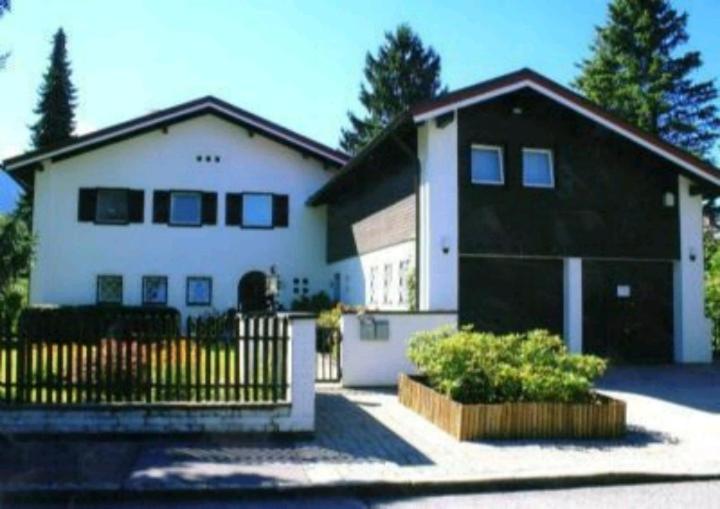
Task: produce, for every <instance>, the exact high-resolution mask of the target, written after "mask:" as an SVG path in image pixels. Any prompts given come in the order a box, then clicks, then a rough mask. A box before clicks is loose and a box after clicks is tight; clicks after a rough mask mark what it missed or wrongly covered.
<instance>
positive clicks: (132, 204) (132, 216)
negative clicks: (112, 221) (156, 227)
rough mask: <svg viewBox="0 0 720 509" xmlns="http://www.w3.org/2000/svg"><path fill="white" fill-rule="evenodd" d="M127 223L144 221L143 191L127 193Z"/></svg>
mask: <svg viewBox="0 0 720 509" xmlns="http://www.w3.org/2000/svg"><path fill="white" fill-rule="evenodd" d="M127 196H128V221H130V222H131V223H142V222H144V221H145V191H136V190H130V191H128V194H127Z"/></svg>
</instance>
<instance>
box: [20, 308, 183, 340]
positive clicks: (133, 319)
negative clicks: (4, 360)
mask: <svg viewBox="0 0 720 509" xmlns="http://www.w3.org/2000/svg"><path fill="white" fill-rule="evenodd" d="M18 331H19V333H20V334H21V335H22V336H24V337H30V338H38V339H45V338H47V339H49V340H68V341H78V340H85V341H94V340H99V339H102V338H122V337H129V336H133V335H135V336H137V335H176V334H178V332H179V331H180V312H179V311H178V310H177V309H175V308H169V307H143V306H58V307H49V306H38V307H30V308H25V309H24V310H23V311H22V313H21V314H20V319H19V321H18Z"/></svg>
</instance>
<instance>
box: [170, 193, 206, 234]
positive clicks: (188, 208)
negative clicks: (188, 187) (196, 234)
mask: <svg viewBox="0 0 720 509" xmlns="http://www.w3.org/2000/svg"><path fill="white" fill-rule="evenodd" d="M201 207H202V194H201V193H196V192H184V191H182V192H173V193H171V194H170V224H173V225H182V226H194V225H199V224H201V222H202V217H201V210H202V209H201Z"/></svg>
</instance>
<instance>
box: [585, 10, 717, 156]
mask: <svg viewBox="0 0 720 509" xmlns="http://www.w3.org/2000/svg"><path fill="white" fill-rule="evenodd" d="M687 19H688V17H687V13H678V12H677V11H676V10H675V9H673V8H672V6H671V5H670V3H669V1H668V0H612V1H611V2H610V4H609V6H608V16H607V21H606V23H605V25H604V26H601V27H597V28H596V37H595V41H594V43H593V44H592V45H591V46H590V48H591V51H592V54H591V56H590V57H589V58H587V59H586V60H584V61H583V62H582V63H581V64H580V65H579V67H580V70H581V73H580V76H579V77H578V78H577V79H576V81H575V82H574V86H575V87H577V88H578V89H579V90H580V91H581V92H582V93H583V94H585V96H587V97H588V98H589V99H590V100H592V101H594V102H596V103H597V104H599V105H601V106H603V107H604V108H606V109H608V110H610V111H612V112H614V113H616V114H618V115H619V116H621V117H623V118H624V119H626V120H627V121H629V122H631V123H633V124H635V125H637V126H638V127H640V128H642V129H644V130H646V131H648V132H651V133H653V134H657V135H659V136H660V137H661V138H663V139H665V140H666V141H668V142H670V143H672V144H674V145H677V146H679V147H681V148H684V149H686V150H689V151H690V152H693V153H695V154H696V155H698V156H700V157H706V158H707V157H708V156H709V155H710V151H711V149H712V148H713V145H714V144H715V142H716V140H717V138H718V129H719V128H720V117H719V116H718V109H717V106H716V105H715V103H714V102H715V100H716V98H717V96H718V93H717V90H716V88H715V84H714V82H713V81H696V80H695V79H693V74H694V73H695V71H697V70H698V69H699V68H700V67H701V66H702V59H701V57H700V53H699V52H697V51H685V52H681V51H680V48H681V46H683V45H684V44H686V43H687V42H688V33H687V30H686V26H687Z"/></svg>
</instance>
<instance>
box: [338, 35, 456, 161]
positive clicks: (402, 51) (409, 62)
mask: <svg viewBox="0 0 720 509" xmlns="http://www.w3.org/2000/svg"><path fill="white" fill-rule="evenodd" d="M364 75H365V80H366V83H362V84H361V85H360V102H361V103H362V105H363V107H364V108H365V110H366V113H365V116H364V117H363V118H360V117H358V116H357V115H355V114H354V113H352V112H348V119H349V120H350V127H349V128H347V129H345V128H343V129H342V133H341V136H340V146H341V147H342V149H343V150H345V151H346V152H348V153H350V154H356V153H357V152H359V151H360V150H361V149H362V148H363V147H364V146H365V145H366V144H367V143H368V142H369V141H370V140H371V139H372V138H373V137H374V136H375V135H376V134H378V133H379V132H380V131H381V130H382V129H383V128H384V127H385V126H386V125H388V124H389V123H390V121H392V119H393V118H395V117H396V116H397V115H398V114H400V113H402V112H403V111H405V110H406V109H407V108H409V107H410V106H412V105H413V104H416V103H418V102H421V101H424V100H426V99H431V98H433V97H436V96H437V95H439V94H442V93H444V92H445V88H444V87H443V86H442V84H441V82H440V56H439V55H438V54H437V53H435V50H434V49H433V48H432V47H430V46H429V47H425V46H424V45H423V43H422V41H421V40H420V37H419V36H418V35H417V34H415V33H414V32H413V31H412V29H411V28H410V26H408V25H406V24H402V25H400V26H398V27H397V28H396V29H395V31H394V32H386V33H385V41H384V42H383V44H382V45H381V46H380V48H379V49H378V51H377V54H376V55H372V54H371V53H370V52H368V53H367V55H366V56H365V70H364Z"/></svg>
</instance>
